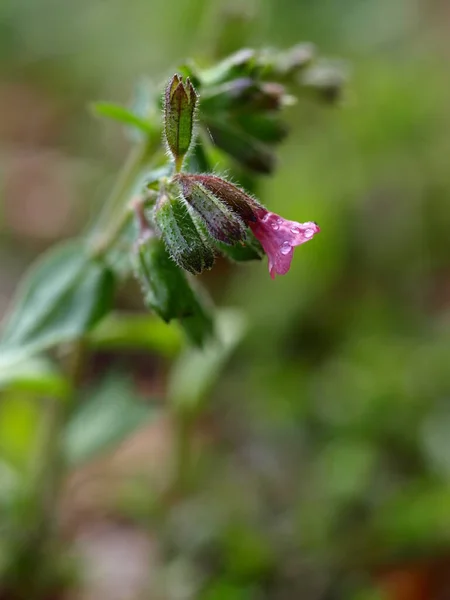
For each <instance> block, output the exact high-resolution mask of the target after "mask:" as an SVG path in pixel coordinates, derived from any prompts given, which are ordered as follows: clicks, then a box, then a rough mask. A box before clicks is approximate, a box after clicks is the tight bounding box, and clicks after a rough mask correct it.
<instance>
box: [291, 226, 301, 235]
mask: <svg viewBox="0 0 450 600" xmlns="http://www.w3.org/2000/svg"><path fill="white" fill-rule="evenodd" d="M291 233H294V234H295V235H297V234H298V233H300V229H299V228H298V227H291Z"/></svg>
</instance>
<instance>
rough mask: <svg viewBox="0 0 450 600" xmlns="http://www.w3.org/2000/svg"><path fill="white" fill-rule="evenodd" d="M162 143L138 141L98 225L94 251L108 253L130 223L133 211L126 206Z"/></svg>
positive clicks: (101, 253)
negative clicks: (142, 173)
mask: <svg viewBox="0 0 450 600" xmlns="http://www.w3.org/2000/svg"><path fill="white" fill-rule="evenodd" d="M159 146H160V142H159V139H157V140H155V139H150V140H146V141H145V142H143V143H141V144H139V145H137V146H136V147H135V148H133V150H132V151H131V152H130V155H129V156H128V159H127V161H126V162H125V165H124V166H123V169H122V171H121V172H120V174H119V177H118V179H117V181H116V184H115V185H114V187H113V189H112V191H111V194H110V195H109V197H108V199H107V200H106V202H105V205H104V207H103V209H102V211H101V213H100V216H99V218H98V221H97V225H96V227H95V228H94V233H93V239H92V240H91V247H92V248H93V253H94V255H96V256H102V255H104V254H105V253H106V252H107V251H108V250H109V249H110V248H111V246H112V245H113V244H114V243H115V241H116V239H117V237H118V235H119V234H120V233H121V231H122V230H123V228H124V227H125V226H126V224H127V223H128V219H129V218H130V212H129V211H128V210H127V208H126V202H127V200H129V198H130V195H131V194H132V192H133V188H134V187H135V186H136V183H137V180H138V178H139V176H140V174H141V172H142V170H143V169H144V167H145V166H146V165H147V163H149V162H150V160H151V158H152V157H154V155H155V154H156V152H157V150H158V148H159Z"/></svg>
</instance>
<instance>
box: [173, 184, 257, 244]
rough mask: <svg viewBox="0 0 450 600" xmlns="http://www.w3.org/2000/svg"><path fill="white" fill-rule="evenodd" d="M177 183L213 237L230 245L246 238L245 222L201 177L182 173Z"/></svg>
mask: <svg viewBox="0 0 450 600" xmlns="http://www.w3.org/2000/svg"><path fill="white" fill-rule="evenodd" d="M216 179H219V178H216ZM176 181H178V183H179V184H180V187H181V193H182V194H183V197H184V199H185V200H186V202H187V203H188V204H189V205H190V206H191V207H192V208H193V210H194V211H195V212H196V213H197V214H198V216H199V217H200V218H201V219H202V220H203V222H204V223H205V225H206V229H207V230H208V233H209V234H210V235H211V237H213V238H214V239H215V240H217V241H219V242H224V243H225V244H230V245H233V244H234V243H236V242H239V241H241V240H243V239H244V238H245V229H246V227H245V224H244V222H243V220H242V219H241V218H240V216H239V215H238V214H237V213H236V212H235V211H234V210H233V208H232V207H230V205H229V203H227V202H223V200H222V199H221V198H218V197H217V196H215V195H214V193H213V191H211V189H208V188H207V187H205V186H204V185H203V184H202V181H201V179H199V176H196V175H188V174H184V173H180V174H179V175H178V176H177V177H176Z"/></svg>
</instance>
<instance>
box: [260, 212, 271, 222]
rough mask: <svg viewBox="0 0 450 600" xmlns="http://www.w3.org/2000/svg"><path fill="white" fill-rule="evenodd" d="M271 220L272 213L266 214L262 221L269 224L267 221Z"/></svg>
mask: <svg viewBox="0 0 450 600" xmlns="http://www.w3.org/2000/svg"><path fill="white" fill-rule="evenodd" d="M269 219H270V213H266V214H265V215H264V216H263V218H262V219H261V221H262V222H263V223H267V221H268V220H269Z"/></svg>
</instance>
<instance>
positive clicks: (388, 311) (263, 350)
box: [0, 0, 450, 600]
mask: <svg viewBox="0 0 450 600" xmlns="http://www.w3.org/2000/svg"><path fill="white" fill-rule="evenodd" d="M230 10H231V12H233V11H235V12H237V13H238V14H239V13H241V14H242V13H243V14H245V15H246V16H247V20H246V21H245V23H244V24H243V23H242V22H241V21H240V20H238V19H237V20H236V21H235V23H234V25H230V27H229V31H228V33H227V34H226V35H221V34H220V30H221V24H223V23H224V21H225V18H224V15H225V14H229V13H230ZM449 34H450V12H449V10H448V7H447V6H446V4H445V2H439V1H434V2H425V1H424V0H423V1H422V2H419V1H417V2H415V1H413V0H397V1H395V2H392V1H388V0H340V1H338V0H335V1H334V2H332V1H331V0H315V2H308V1H307V0H277V1H276V0H266V1H261V2H259V3H258V2H256V1H255V2H236V3H235V5H234V6H230V4H229V3H228V2H223V3H222V2H206V1H205V0H172V2H167V1H162V0H130V1H125V0H89V1H88V0H78V1H77V2H72V3H70V2H67V1H62V2H61V1H59V2H58V1H56V0H36V1H31V0H3V2H2V4H1V6H0V115H1V116H0V138H1V139H0V141H1V150H0V198H1V206H2V211H1V214H0V232H1V239H0V252H1V261H0V311H1V312H4V310H5V309H6V306H7V303H8V301H9V299H10V297H11V294H12V291H13V290H14V289H15V286H16V284H17V281H18V279H19V278H20V276H21V275H22V273H23V271H24V269H25V268H26V266H27V265H28V264H29V263H30V262H31V260H32V259H33V258H34V257H35V255H36V254H37V253H39V252H41V251H43V250H44V249H45V248H46V247H47V246H49V245H51V244H52V243H53V242H55V241H57V240H59V239H62V238H65V237H69V236H71V235H74V234H76V233H77V232H79V231H80V230H81V229H82V228H83V226H84V225H85V224H86V223H87V222H88V221H89V220H90V218H91V217H92V216H93V215H94V214H95V211H96V207H98V206H100V205H101V204H102V201H103V198H104V196H105V194H106V193H107V191H108V189H109V187H110V185H111V183H112V181H113V179H114V176H115V174H116V172H117V169H118V167H119V166H120V164H121V163H122V161H123V159H124V156H125V154H126V150H127V145H128V142H127V141H126V139H125V138H124V136H123V135H122V132H121V131H120V128H119V127H117V126H116V125H114V124H113V123H101V122H99V121H96V120H94V119H93V118H92V116H91V115H90V114H89V112H88V110H87V105H88V103H89V102H90V101H92V100H97V99H98V100H100V99H101V100H103V99H108V100H114V101H122V102H126V101H127V100H128V98H129V97H130V95H131V93H132V89H133V86H134V84H135V82H136V81H137V80H138V79H139V78H140V77H141V76H142V75H145V76H149V77H151V78H154V80H155V81H156V82H160V81H162V80H163V79H164V78H165V77H166V75H167V74H168V73H170V72H171V71H173V70H174V68H176V66H177V65H178V64H179V63H180V62H182V61H184V59H185V58H186V57H189V56H195V57H196V58H198V59H199V60H200V61H202V60H204V61H206V60H210V59H211V58H213V57H214V56H215V54H217V52H218V51H219V50H220V51H223V50H234V49H236V45H237V44H241V43H243V44H244V45H246V46H255V47H261V46H268V45H269V46H278V47H281V48H287V47H289V46H291V45H293V44H295V43H297V42H299V41H312V42H314V43H315V44H317V46H318V47H319V48H320V51H321V54H324V55H326V56H331V57H335V56H339V57H341V58H343V59H344V60H345V61H347V62H348V68H349V71H350V73H351V77H350V81H349V84H348V85H347V89H346V93H345V95H344V99H343V102H342V106H340V107H339V108H337V107H330V106H325V105H323V106H321V105H318V104H317V103H312V102H308V101H304V100H302V101H300V102H299V103H298V104H297V105H296V106H295V107H292V108H290V109H289V110H288V111H287V113H286V119H287V122H288V123H289V125H290V127H291V133H290V136H289V138H288V140H287V141H286V143H284V144H283V146H282V148H281V151H280V153H279V166H278V170H277V171H276V174H275V176H274V177H271V178H264V179H262V180H260V182H259V187H258V194H259V196H260V198H261V200H262V202H264V203H265V204H266V205H267V206H268V207H270V209H272V210H274V211H275V212H277V213H280V214H282V215H283V216H285V217H286V218H289V219H292V220H298V221H309V220H314V221H317V222H318V223H319V224H320V226H321V234H320V235H319V236H317V237H316V238H315V239H314V241H313V242H312V243H310V244H306V245H305V246H303V247H301V248H300V249H298V250H297V251H296V255H295V259H294V262H293V266H292V268H291V271H290V272H289V274H288V275H287V276H285V277H279V278H277V279H276V280H275V282H272V281H271V280H270V278H269V276H268V273H267V268H266V265H265V264H262V263H258V264H247V265H245V266H242V267H237V266H233V267H227V266H226V265H224V264H223V263H221V264H220V265H218V267H217V269H216V270H215V271H213V272H212V273H211V274H209V275H208V276H207V277H205V278H204V282H205V284H206V285H207V286H208V287H209V288H210V290H211V294H212V295H213V297H214V298H215V300H216V302H217V304H219V305H221V306H230V305H233V306H238V307H242V308H243V309H244V311H245V312H246V314H247V317H248V323H249V329H248V334H247V336H246V338H245V340H244V342H243V344H242V345H241V347H240V348H239V350H238V352H237V354H236V356H235V358H234V360H232V361H231V364H230V365H229V367H228V369H227V370H226V371H225V373H224V374H223V376H222V378H221V380H220V381H219V383H218V385H217V388H216V390H215V392H214V394H213V396H212V397H211V399H210V405H209V406H208V407H207V408H205V413H208V415H209V416H211V414H212V415H213V416H212V418H213V421H214V427H212V429H213V436H212V437H213V438H214V443H213V444H212V447H213V448H212V449H211V448H210V449H209V450H208V457H207V459H204V462H205V463H206V464H205V465H203V469H204V474H203V485H202V486H200V487H201V488H203V491H202V492H201V493H200V492H199V493H198V494H197V495H195V497H194V499H191V500H190V502H187V503H186V506H183V507H182V509H183V510H181V509H180V515H178V513H177V514H174V516H173V519H172V521H173V522H172V521H171V522H170V523H169V524H167V526H166V527H165V529H164V531H163V532H162V533H161V532H159V535H160V536H161V537H162V538H164V539H165V540H170V543H169V542H168V545H169V547H170V548H171V549H172V550H171V552H172V554H171V553H170V552H169V555H168V558H167V557H166V558H167V560H160V561H158V565H160V566H159V567H158V569H156V570H157V571H161V572H164V573H166V570H167V569H169V570H168V573H169V574H168V575H167V578H168V579H169V580H170V581H172V582H173V581H177V580H178V579H179V580H180V581H181V582H182V588H183V589H184V591H185V594H186V595H179V596H177V595H176V591H169V592H167V596H163V597H164V598H165V597H167V598H169V600H171V599H172V598H207V599H208V600H211V599H216V600H222V599H223V600H228V599H230V600H233V599H239V598H249V599H253V598H255V599H258V598H276V599H277V598H280V599H284V598H286V599H290V598H292V599H296V598H305V599H306V600H310V599H311V600H315V599H317V600H321V599H323V600H328V599H330V600H331V599H334V598H342V599H355V600H359V599H366V598H367V599H369V598H383V597H385V598H389V599H390V598H395V600H397V598H398V599H400V598H401V599H402V600H403V596H402V597H400V596H395V595H389V594H390V593H392V592H386V589H385V586H384V584H383V583H380V577H381V576H379V575H378V573H379V572H380V570H381V571H382V572H383V573H384V572H385V570H386V569H388V570H389V569H391V568H394V567H393V566H392V565H394V564H395V565H397V564H401V565H402V568H406V567H404V565H405V564H410V562H412V563H413V564H414V565H416V564H417V563H419V564H420V565H422V564H423V563H424V562H426V563H427V564H428V563H429V562H430V561H431V562H432V563H433V561H435V560H437V558H439V560H443V559H444V558H445V556H446V555H447V552H448V548H449V543H450V442H449V438H448V432H449V430H450V405H449V400H450V375H449V365H450V320H449V305H450V208H449V197H450V169H449V164H448V162H449V156H450V81H449V73H448V63H449V60H450V45H449V43H448V39H449ZM218 46H219V48H218ZM129 294H130V292H129ZM129 294H128V296H127V295H124V298H123V299H122V300H121V302H122V303H123V304H125V305H132V306H134V305H137V304H138V302H137V300H134V299H133V298H132V297H131V298H130V296H129ZM149 360H151V361H153V362H154V358H152V359H149ZM158 368H159V369H160V370H163V369H165V365H164V366H163V365H161V364H160V363H159V362H158V363H157V366H156V370H158ZM24 402H25V404H26V401H25V400H24V399H23V398H22V397H21V398H18V399H16V400H15V401H14V402H13V406H14V408H13V409H12V410H13V413H14V411H15V413H14V414H15V415H16V416H15V417H14V414H13V416H12V417H11V415H10V414H9V412H10V411H9V412H8V411H7V410H6V408H5V406H6V404H5V403H4V404H2V406H0V432H1V437H0V452H3V454H4V456H3V459H4V462H5V465H8V464H9V463H12V464H13V465H15V466H17V465H19V466H20V465H21V461H22V460H23V455H24V453H26V452H27V451H29V447H30V444H32V442H31V441H30V438H31V437H32V436H33V435H34V434H33V426H32V423H33V420H34V419H35V418H36V416H35V414H34V413H33V411H34V409H32V408H31V409H30V408H29V409H25V408H24V406H25V405H24ZM16 413H17V414H16ZM11 419H12V420H11ZM10 423H15V427H16V429H13V430H11V426H10V425H9V424H10ZM99 427H100V428H101V425H100V424H99ZM11 431H14V435H11ZM8 436H9V437H8ZM8 468H9V467H7V466H5V470H4V475H1V479H0V496H1V495H2V493H5V494H6V492H7V488H8V485H9V484H10V481H11V478H10V476H9V475H8V473H9V471H8ZM11 477H12V475H11ZM132 496H133V501H131V500H130V502H129V503H128V504H127V502H125V504H127V509H126V512H127V514H128V516H130V515H132V517H130V518H133V519H135V521H136V522H138V523H139V527H140V528H142V529H143V530H145V531H147V527H146V525H145V518H142V519H140V518H139V517H137V516H136V515H141V513H142V512H144V513H145V510H143V509H142V506H145V495H143V493H142V490H140V492H139V493H137V497H135V496H134V495H133V494H132ZM121 506H122V505H121ZM122 509H123V506H122V508H121V510H122ZM183 511H184V512H183ZM175 512H176V511H175ZM181 513H182V514H181ZM8 514H9V513H8ZM8 518H9V517H8ZM2 525H3V527H7V526H8V523H7V522H4V523H3V524H2ZM152 535H154V533H153V534H152ZM99 536H100V534H99ZM174 539H175V541H174ZM204 539H207V540H208V544H211V545H212V547H213V548H214V549H215V551H214V552H218V555H219V556H220V559H218V558H217V557H216V556H215V554H214V552H212V556H209V557H206V558H205V557H204V556H203V554H202V552H204V551H205V549H204V546H205V547H206V548H209V546H208V544H203V541H202V540H204ZM199 540H200V541H199ZM130 544H131V542H130ZM174 548H175V550H174ZM217 548H219V550H217ZM207 553H208V552H207ZM180 557H181V558H180ZM180 561H181V564H180ZM395 568H397V567H395ZM415 568H416V567H415ZM417 568H419V567H417ZM170 569H171V570H170ZM150 571H151V567H150V566H149V572H150ZM152 572H153V571H152ZM432 580H433V582H435V581H436V580H437V576H436V577H434V578H433V577H432ZM152 581H153V580H152ZM382 581H384V580H382ZM199 582H200V583H199ZM433 585H434V583H433ZM436 585H437V584H436ZM439 585H440V586H444V587H443V588H442V589H444V592H442V590H441V592H440V593H443V594H444V595H443V596H442V597H443V598H444V597H447V596H446V595H445V593H447V594H450V583H449V582H448V581H447V583H445V582H444V583H443V584H441V583H440V584H439ZM189 586H191V588H190V587H189ZM175 587H176V586H175V584H174V585H173V588H174V589H175ZM169 588H170V586H169ZM169 588H168V589H169ZM189 589H192V590H193V591H192V592H191V595H189V593H190V592H189ZM389 589H391V588H389ZM437 593H438V592H436V594H437ZM383 594H384V595H383ZM118 597H120V598H121V596H118ZM123 597H124V598H126V597H127V596H123ZM134 597H138V596H130V598H134ZM143 597H149V598H153V597H155V598H156V597H157V596H156V595H155V596H153V595H151V594H150V595H149V596H143ZM435 597H436V598H437V597H438V596H437V595H436V596H431V595H430V596H423V598H430V599H431V598H435ZM404 598H405V600H413V599H414V600H415V598H416V597H415V596H412V595H411V596H405V597H404ZM417 598H422V596H417ZM100 600H101V598H100Z"/></svg>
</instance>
